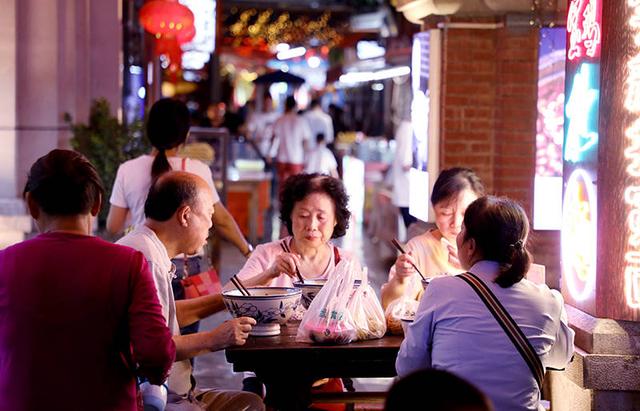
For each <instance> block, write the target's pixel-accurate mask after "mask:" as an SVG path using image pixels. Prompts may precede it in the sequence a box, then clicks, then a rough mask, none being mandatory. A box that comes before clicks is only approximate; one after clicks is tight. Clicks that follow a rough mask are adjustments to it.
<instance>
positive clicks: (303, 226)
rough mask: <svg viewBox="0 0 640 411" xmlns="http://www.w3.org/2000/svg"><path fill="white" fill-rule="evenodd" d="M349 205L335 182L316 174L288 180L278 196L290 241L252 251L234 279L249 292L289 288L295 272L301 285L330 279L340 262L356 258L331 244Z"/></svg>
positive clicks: (342, 231) (346, 220)
mask: <svg viewBox="0 0 640 411" xmlns="http://www.w3.org/2000/svg"><path fill="white" fill-rule="evenodd" d="M348 202H349V197H348V196H347V193H346V191H345V188H344V185H343V184H342V182H341V181H340V180H338V179H337V178H334V177H329V176H326V175H321V174H317V173H312V174H297V175H294V176H291V177H289V178H288V179H287V180H286V181H285V183H284V186H283V188H282V190H281V192H280V221H281V222H282V224H283V225H284V226H285V227H286V229H287V231H288V233H289V236H288V237H285V238H283V239H281V240H277V241H272V242H270V243H266V244H262V245H259V246H257V247H256V249H255V251H254V252H253V254H252V255H251V258H249V260H247V262H246V263H245V265H244V267H242V269H241V270H240V272H239V273H238V277H240V279H241V280H243V283H244V284H245V285H246V286H248V287H249V286H257V285H262V286H270V287H291V286H292V285H293V281H295V280H296V267H297V268H298V269H299V270H300V273H301V275H302V277H303V278H304V279H310V280H311V279H313V280H317V279H327V278H329V276H330V275H331V274H332V273H333V272H334V268H335V266H336V265H337V264H338V262H339V261H340V260H353V259H355V258H356V257H354V256H353V255H352V254H351V253H347V252H345V251H344V250H342V249H340V248H338V247H336V246H335V245H333V244H332V243H331V240H332V239H334V238H339V237H342V236H343V235H345V233H346V231H347V228H348V227H349V218H350V217H351V213H350V212H349V209H348ZM285 249H286V250H288V251H284V250H285ZM358 265H359V262H358Z"/></svg>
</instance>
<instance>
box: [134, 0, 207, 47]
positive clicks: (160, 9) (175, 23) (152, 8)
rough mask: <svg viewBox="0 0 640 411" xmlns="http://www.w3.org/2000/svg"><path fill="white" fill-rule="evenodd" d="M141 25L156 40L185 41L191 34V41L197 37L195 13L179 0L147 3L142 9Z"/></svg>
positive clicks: (161, 0)
mask: <svg viewBox="0 0 640 411" xmlns="http://www.w3.org/2000/svg"><path fill="white" fill-rule="evenodd" d="M140 24H142V27H144V29H145V30H146V31H148V32H149V33H151V34H153V35H154V36H155V37H156V39H161V38H163V37H169V38H176V39H180V38H183V39H185V38H188V37H189V33H191V34H190V36H191V37H190V38H189V40H190V39H192V38H193V36H194V35H195V28H194V26H193V12H192V11H191V10H189V8H188V7H187V6H184V5H182V4H180V3H178V1H177V0H151V1H147V2H146V3H145V4H144V6H142V9H140ZM184 33H186V34H184ZM186 41H188V40H186ZM183 42H184V41H183Z"/></svg>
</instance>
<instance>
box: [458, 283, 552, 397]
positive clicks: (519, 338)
mask: <svg viewBox="0 0 640 411" xmlns="http://www.w3.org/2000/svg"><path fill="white" fill-rule="evenodd" d="M456 277H459V278H460V279H462V280H464V281H465V282H466V283H467V284H469V286H470V287H471V288H473V290H474V291H475V292H476V294H478V296H479V297H480V299H481V300H482V302H483V303H484V304H485V305H486V306H487V308H488V309H489V312H491V314H492V315H493V317H494V318H495V319H496V321H497V322H498V324H500V327H502V329H503V330H504V332H505V333H506V334H507V336H508V337H509V339H510V340H511V342H512V343H513V345H514V346H515V347H516V349H517V350H518V352H519V353H520V355H521V356H522V358H523V359H524V361H525V363H526V364H527V366H528V367H529V369H530V370H531V373H532V374H533V377H534V378H535V380H536V383H537V384H538V389H540V390H542V382H543V379H544V371H545V370H544V366H543V365H542V361H540V357H538V354H536V351H535V350H534V349H533V347H532V346H531V343H530V342H529V340H528V339H527V337H526V336H525V335H524V333H523V332H522V330H521V329H520V327H518V324H517V323H516V322H515V320H514V319H513V318H512V317H511V316H510V315H509V313H508V312H507V310H505V308H504V306H503V305H502V304H501V303H500V301H498V299H497V298H496V296H495V295H494V294H493V292H491V290H490V289H489V287H487V285H486V284H485V283H484V282H483V281H482V280H481V279H480V278H478V277H477V276H476V275H475V274H472V273H470V272H466V273H463V274H459V275H457V276H456Z"/></svg>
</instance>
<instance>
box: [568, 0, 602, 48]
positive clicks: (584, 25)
mask: <svg viewBox="0 0 640 411" xmlns="http://www.w3.org/2000/svg"><path fill="white" fill-rule="evenodd" d="M600 21H601V16H600V8H599V7H598V0H571V4H570V5H569V11H568V13H567V32H568V33H569V47H568V50H567V58H568V59H569V60H575V59H577V58H581V57H585V56H586V57H592V58H595V57H599V56H600V42H601V40H602V30H601V23H600Z"/></svg>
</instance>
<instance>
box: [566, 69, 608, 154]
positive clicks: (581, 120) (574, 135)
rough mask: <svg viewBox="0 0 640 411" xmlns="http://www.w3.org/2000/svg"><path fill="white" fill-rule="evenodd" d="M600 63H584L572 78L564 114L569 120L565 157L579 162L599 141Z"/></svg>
mask: <svg viewBox="0 0 640 411" xmlns="http://www.w3.org/2000/svg"><path fill="white" fill-rule="evenodd" d="M599 74H600V69H599V65H597V64H589V63H582V64H580V67H579V68H578V71H577V72H576V74H575V75H574V77H573V84H572V86H571V92H570V93H569V96H568V98H567V104H566V106H565V114H566V116H567V119H568V123H569V124H568V127H567V134H566V139H565V145H564V159H565V160H566V161H571V162H573V163H577V162H579V161H580V160H582V158H583V154H584V153H585V152H587V151H589V150H590V149H591V148H593V147H594V146H595V145H596V144H598V122H597V119H598V106H599V104H598V103H599V100H600V99H599V97H600V90H599V87H598V76H599Z"/></svg>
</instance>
